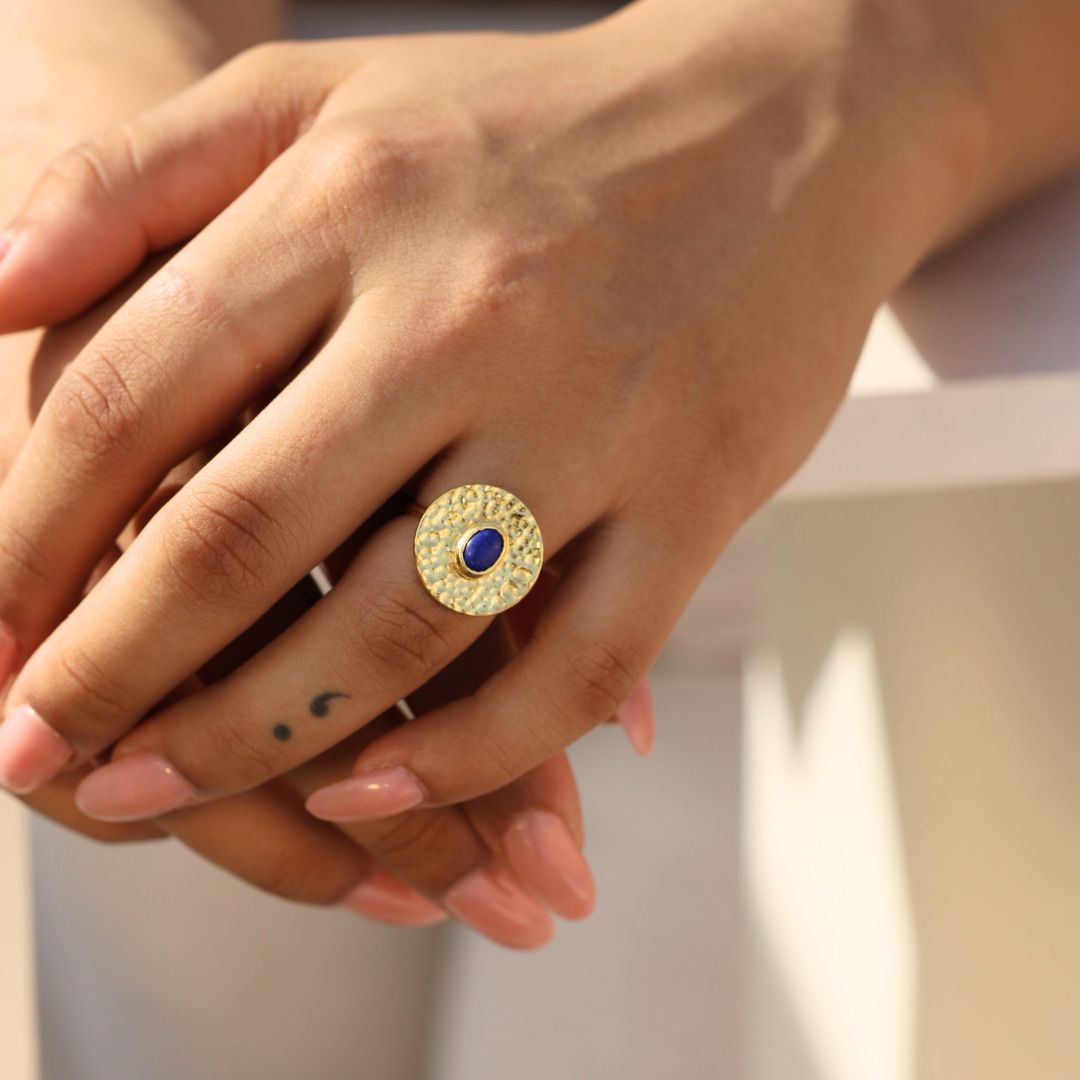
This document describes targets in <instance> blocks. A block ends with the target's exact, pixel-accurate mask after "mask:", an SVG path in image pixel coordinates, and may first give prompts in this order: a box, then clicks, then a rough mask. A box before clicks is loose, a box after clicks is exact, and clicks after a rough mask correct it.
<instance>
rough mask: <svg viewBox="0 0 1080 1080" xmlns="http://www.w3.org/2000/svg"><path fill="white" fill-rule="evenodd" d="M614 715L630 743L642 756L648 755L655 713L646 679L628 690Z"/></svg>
mask: <svg viewBox="0 0 1080 1080" xmlns="http://www.w3.org/2000/svg"><path fill="white" fill-rule="evenodd" d="M615 715H616V717H617V718H618V721H619V723H620V724H622V728H623V731H625V732H626V737H627V738H628V739H629V740H630V745H631V746H632V747H633V748H634V749H635V750H636V751H637V752H638V753H639V754H640V755H641V756H642V757H648V756H649V754H651V753H652V748H653V743H654V742H655V741H656V713H655V711H654V710H653V700H652V690H651V689H650V688H649V680H648V679H642V680H641V682H639V683H638V684H637V686H635V687H634V689H633V690H631V691H630V696H629V697H628V698H627V699H626V700H625V701H624V702H623V703H622V704H621V705H620V706H619V707H618V708H617V709H616V710H615Z"/></svg>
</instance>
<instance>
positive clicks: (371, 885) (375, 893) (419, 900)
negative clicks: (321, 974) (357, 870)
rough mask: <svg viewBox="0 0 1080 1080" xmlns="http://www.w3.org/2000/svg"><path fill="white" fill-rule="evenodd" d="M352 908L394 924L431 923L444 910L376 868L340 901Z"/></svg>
mask: <svg viewBox="0 0 1080 1080" xmlns="http://www.w3.org/2000/svg"><path fill="white" fill-rule="evenodd" d="M342 903H343V904H344V905H345V906H346V907H347V908H349V909H350V910H351V911H355V912H356V913H357V914H358V915H363V916H364V917H365V918H368V919H377V920H378V921H379V922H384V923H390V924H391V925H393V926H433V925H434V924H435V923H440V922H443V921H444V920H445V919H446V912H445V911H443V909H442V908H441V907H439V905H438V904H436V903H434V902H433V901H431V900H429V899H428V898H427V897H426V896H424V895H423V894H422V893H418V892H417V891H416V890H415V889H413V888H410V887H409V886H408V885H406V884H405V882H404V881H402V880H401V879H400V878H397V877H394V875H393V874H391V873H390V871H389V870H384V869H383V868H382V867H376V868H375V869H374V870H373V871H372V872H371V873H370V874H369V875H368V876H367V877H366V878H364V880H363V881H361V882H360V884H359V885H357V886H356V888H355V889H353V890H352V891H351V892H350V893H349V894H348V895H347V896H346V897H345V899H344V900H343V901H342Z"/></svg>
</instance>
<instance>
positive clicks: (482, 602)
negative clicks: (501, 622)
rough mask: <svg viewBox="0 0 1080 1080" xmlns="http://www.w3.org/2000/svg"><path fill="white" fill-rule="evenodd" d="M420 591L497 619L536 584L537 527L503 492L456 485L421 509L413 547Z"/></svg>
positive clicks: (540, 546)
mask: <svg viewBox="0 0 1080 1080" xmlns="http://www.w3.org/2000/svg"><path fill="white" fill-rule="evenodd" d="M413 547H414V550H415V553H416V569H417V571H418V572H419V574H420V580H421V581H422V582H423V583H424V587H425V588H426V589H427V591H428V592H429V593H431V595H432V596H433V597H435V599H436V600H438V601H439V603H440V604H443V605H444V606H445V607H448V608H452V609H453V610H454V611H459V612H461V613H462V614H463V615H498V614H499V612H500V611H505V610H506V609H507V608H509V607H513V606H514V604H516V603H517V602H518V601H519V600H521V599H522V598H523V597H524V596H525V595H526V594H527V593H528V591H529V590H530V589H531V588H532V587H533V585H534V584H535V583H536V579H537V577H539V575H540V567H541V566H542V565H543V562H544V541H543V538H542V537H541V535H540V526H539V525H537V523H536V519H535V518H534V517H533V516H532V514H531V513H530V512H529V508H528V507H527V506H526V505H525V504H524V503H523V502H522V501H521V500H520V499H519V498H518V497H517V496H516V495H512V494H511V493H510V492H509V491H504V490H503V489H502V488H499V487H492V486H491V485H490V484H462V485H461V486H460V487H455V488H451V489H450V490H449V491H446V492H443V494H442V495H440V496H439V497H438V498H437V499H435V500H434V501H432V502H431V503H430V504H429V505H428V506H427V508H426V509H424V510H423V512H422V514H421V517H420V521H419V522H418V523H417V526H416V537H415V540H414V544H413Z"/></svg>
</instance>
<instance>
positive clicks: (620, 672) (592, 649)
mask: <svg viewBox="0 0 1080 1080" xmlns="http://www.w3.org/2000/svg"><path fill="white" fill-rule="evenodd" d="M632 669H633V664H632V662H631V660H630V658H629V657H628V656H627V655H626V651H625V650H624V649H623V648H620V647H617V646H612V645H608V644H606V643H605V642H603V641H600V640H597V639H588V640H585V641H578V642H576V643H575V647H573V648H571V649H570V650H569V651H568V652H567V657H566V671H565V683H564V684H563V690H564V694H565V698H566V700H567V702H568V704H569V709H570V712H571V713H572V714H573V715H574V716H575V717H577V718H579V722H580V721H581V720H584V721H586V722H588V723H601V722H602V721H604V720H606V719H607V718H608V717H609V716H611V715H612V714H613V713H614V712H615V710H616V709H617V708H618V707H619V706H620V705H621V704H622V703H623V702H624V701H625V700H626V697H627V695H628V694H629V693H630V691H631V690H632V689H633V688H634V685H635V684H636V682H637V677H636V676H635V675H634V672H633V670H632Z"/></svg>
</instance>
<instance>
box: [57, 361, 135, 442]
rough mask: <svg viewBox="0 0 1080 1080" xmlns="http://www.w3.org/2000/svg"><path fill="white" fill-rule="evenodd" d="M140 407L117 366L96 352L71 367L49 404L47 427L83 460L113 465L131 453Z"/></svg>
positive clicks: (62, 378) (59, 383)
mask: <svg viewBox="0 0 1080 1080" xmlns="http://www.w3.org/2000/svg"><path fill="white" fill-rule="evenodd" d="M139 411H140V410H139V405H138V398H137V397H136V394H135V390H134V387H133V385H132V383H131V381H130V380H129V379H128V378H127V376H126V375H125V374H124V371H123V365H122V363H121V362H118V361H115V360H113V359H112V358H111V357H110V356H109V355H108V353H107V352H105V351H104V350H103V349H99V348H95V349H92V350H91V351H89V352H88V353H86V354H85V355H84V356H83V357H81V358H80V359H79V361H78V362H76V363H75V364H72V365H71V366H70V367H69V368H68V370H67V371H66V372H64V374H63V375H62V376H61V378H60V380H59V381H58V382H57V384H56V386H55V387H53V390H52V393H51V394H50V395H49V399H48V414H49V423H50V424H51V425H52V426H53V428H54V429H55V430H56V431H57V432H58V434H59V435H60V436H61V437H62V438H63V439H64V442H65V444H66V445H71V446H74V447H75V448H77V452H78V453H79V455H80V457H82V458H84V459H87V458H88V459H91V460H99V459H103V458H104V459H107V460H113V459H114V458H115V457H116V456H117V455H126V454H128V453H129V452H130V451H131V450H133V449H134V448H135V445H136V443H137V441H138V432H139V419H140V417H139Z"/></svg>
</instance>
